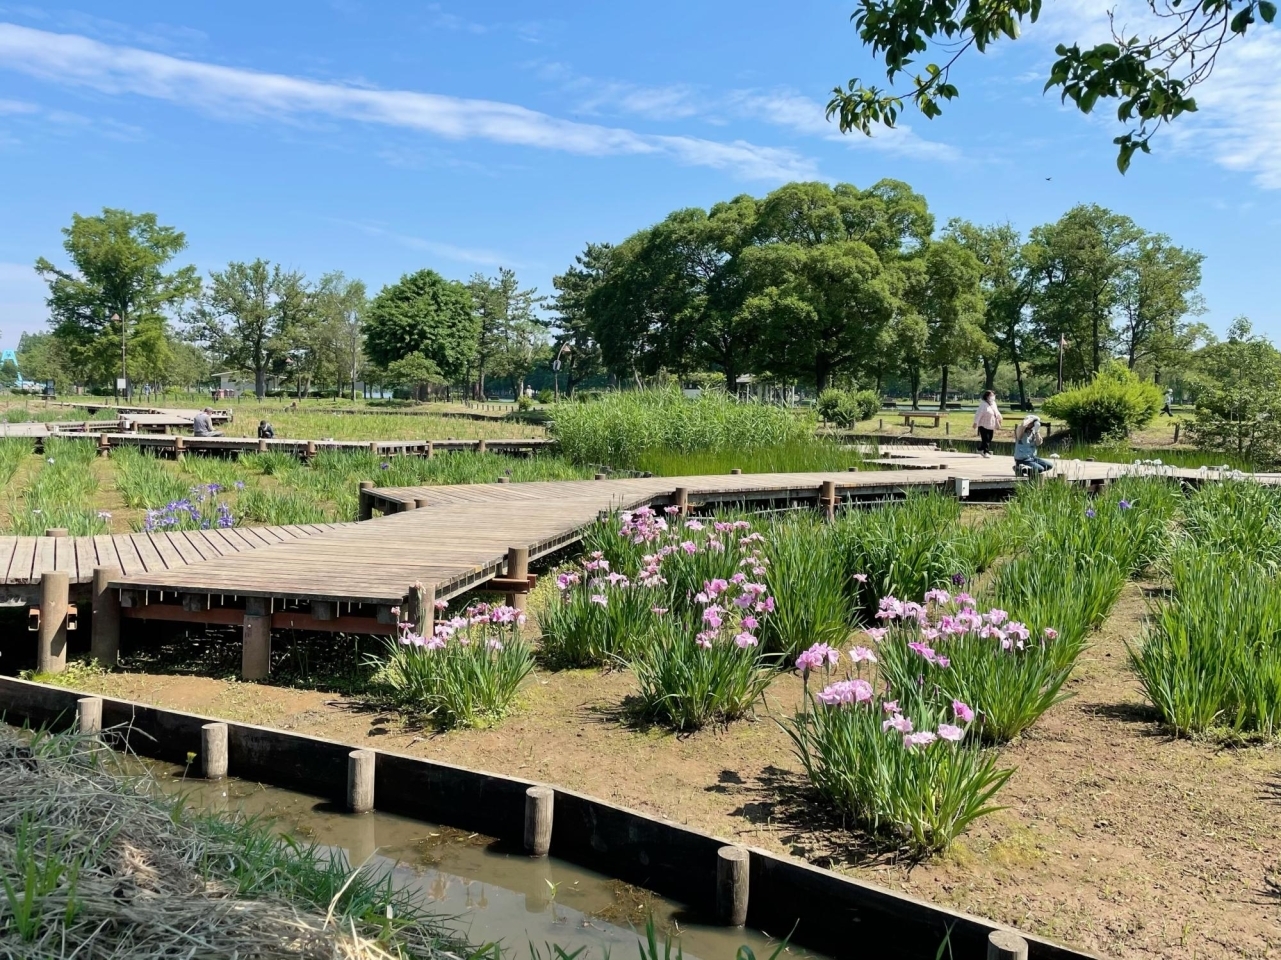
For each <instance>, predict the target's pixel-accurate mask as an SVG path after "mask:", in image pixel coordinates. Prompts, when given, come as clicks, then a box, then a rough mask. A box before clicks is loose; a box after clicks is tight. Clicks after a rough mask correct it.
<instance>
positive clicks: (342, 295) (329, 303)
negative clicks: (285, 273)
mask: <svg viewBox="0 0 1281 960" xmlns="http://www.w3.org/2000/svg"><path fill="white" fill-rule="evenodd" d="M310 297H311V313H312V315H313V316H314V317H315V319H316V324H315V331H314V334H313V337H312V341H311V344H310V349H311V350H313V351H314V352H315V353H316V354H317V355H318V357H319V358H320V359H319V360H318V362H317V367H318V369H319V370H323V371H328V372H330V373H332V375H333V377H334V381H335V386H336V390H337V393H338V394H339V395H341V394H342V393H343V388H344V386H345V387H347V388H349V389H350V393H351V399H352V400H353V401H355V399H356V382H357V380H358V379H359V378H360V376H361V367H362V364H363V362H364V351H363V347H364V339H365V338H364V323H365V311H366V310H367V309H368V307H369V297H368V295H367V294H366V292H365V284H364V281H362V280H353V279H348V278H347V277H346V276H345V275H344V274H343V273H342V272H341V271H334V272H332V273H326V274H324V275H323V276H322V277H321V278H320V281H319V282H318V283H317V284H316V285H315V287H314V288H313V289H312V290H311V293H310Z"/></svg>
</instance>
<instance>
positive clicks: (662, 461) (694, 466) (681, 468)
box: [635, 438, 877, 477]
mask: <svg viewBox="0 0 1281 960" xmlns="http://www.w3.org/2000/svg"><path fill="white" fill-rule="evenodd" d="M872 456H873V458H874V457H875V454H873V455H872ZM850 467H857V468H858V469H860V470H868V469H873V470H874V469H877V467H876V466H875V465H872V464H869V463H868V459H867V458H866V457H865V456H864V455H863V454H860V453H859V452H858V451H856V450H853V449H850V448H847V447H842V446H841V445H840V444H839V443H836V442H834V441H831V440H822V439H817V438H807V439H794V440H787V441H784V442H783V443H778V444H774V445H772V446H767V447H742V448H735V447H720V448H716V449H709V450H692V451H678V450H668V449H649V450H644V451H642V452H641V453H640V454H639V455H638V456H637V457H636V459H635V468H636V469H637V470H643V471H648V472H649V473H652V474H654V475H655V476H657V477H678V476H703V475H715V474H726V473H729V472H730V471H731V470H735V469H738V470H742V471H743V472H744V473H819V472H835V471H843V470H848V469H849V468H850Z"/></svg>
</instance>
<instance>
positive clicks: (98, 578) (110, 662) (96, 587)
mask: <svg viewBox="0 0 1281 960" xmlns="http://www.w3.org/2000/svg"><path fill="white" fill-rule="evenodd" d="M119 576H120V568H119V567H94V568H93V626H92V629H91V636H90V653H89V655H90V656H91V657H92V658H93V659H94V660H97V661H98V663H99V664H101V665H102V666H104V667H114V666H115V665H116V663H117V662H118V661H119V660H120V595H119V594H118V593H116V591H114V590H110V589H108V588H107V584H108V582H110V581H111V580H114V579H116V578H117V577H119Z"/></svg>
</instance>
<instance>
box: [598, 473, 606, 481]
mask: <svg viewBox="0 0 1281 960" xmlns="http://www.w3.org/2000/svg"><path fill="white" fill-rule="evenodd" d="M608 478H609V475H608V474H605V473H598V474H596V477H595V479H597V480H607V479H608Z"/></svg>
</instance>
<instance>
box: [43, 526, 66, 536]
mask: <svg viewBox="0 0 1281 960" xmlns="http://www.w3.org/2000/svg"><path fill="white" fill-rule="evenodd" d="M44 535H45V536H46V537H55V538H57V539H61V538H63V537H65V536H66V535H67V528H66V527H49V528H47V529H46V530H45V532H44Z"/></svg>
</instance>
